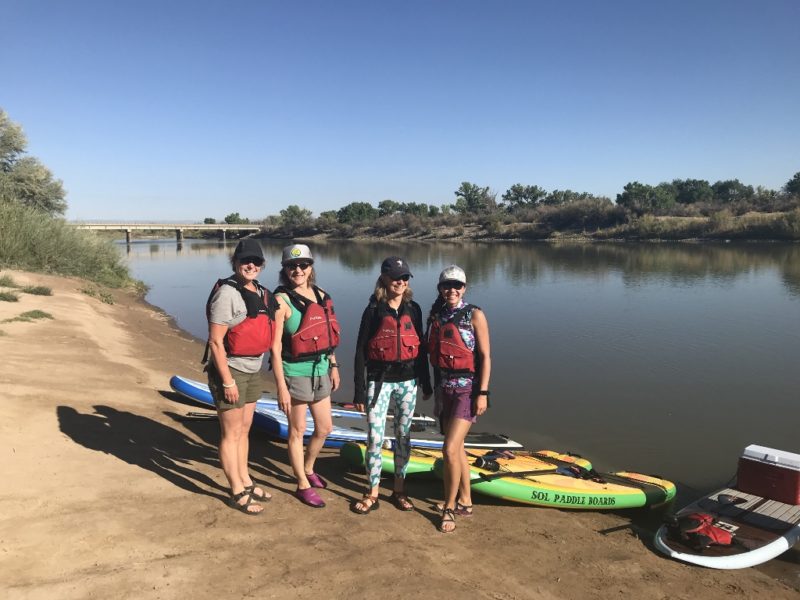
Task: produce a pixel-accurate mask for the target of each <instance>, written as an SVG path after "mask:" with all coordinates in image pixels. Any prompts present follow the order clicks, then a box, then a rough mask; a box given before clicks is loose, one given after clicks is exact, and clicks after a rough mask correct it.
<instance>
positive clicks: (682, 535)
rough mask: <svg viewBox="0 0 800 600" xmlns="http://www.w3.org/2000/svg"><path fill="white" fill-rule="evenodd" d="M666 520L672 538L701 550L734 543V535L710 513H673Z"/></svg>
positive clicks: (668, 532) (668, 533)
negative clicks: (678, 514) (676, 514)
mask: <svg viewBox="0 0 800 600" xmlns="http://www.w3.org/2000/svg"><path fill="white" fill-rule="evenodd" d="M665 522H666V526H667V535H668V536H669V537H670V539H673V540H675V541H679V542H683V543H684V544H686V545H687V546H689V547H691V548H693V549H694V550H697V551H699V552H702V551H703V550H705V549H706V548H708V547H709V546H730V545H731V544H733V543H734V535H733V534H732V533H731V532H730V531H728V530H727V529H724V528H722V527H721V526H720V524H719V522H718V521H717V520H716V519H715V518H714V517H713V516H712V515H709V514H708V513H701V512H696V513H691V514H688V515H684V516H681V517H676V516H674V515H673V516H671V517H667V518H666V519H665Z"/></svg>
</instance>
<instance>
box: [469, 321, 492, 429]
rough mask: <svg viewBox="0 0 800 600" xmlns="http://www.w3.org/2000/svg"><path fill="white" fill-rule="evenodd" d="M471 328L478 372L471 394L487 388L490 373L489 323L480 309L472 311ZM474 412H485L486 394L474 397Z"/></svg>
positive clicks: (480, 413) (487, 402)
mask: <svg viewBox="0 0 800 600" xmlns="http://www.w3.org/2000/svg"><path fill="white" fill-rule="evenodd" d="M472 328H473V329H474V330H475V352H476V353H477V355H478V359H479V364H480V372H479V373H477V376H478V377H477V383H478V384H479V386H478V389H477V390H476V389H474V388H473V394H476V393H477V392H479V391H480V390H488V389H489V378H490V377H491V374H492V358H491V352H490V344H489V323H488V321H487V320H486V315H484V314H483V311H482V310H480V309H475V310H473V311H472ZM475 403H476V404H475V412H476V414H478V415H482V414H483V413H485V412H486V408H487V407H488V405H489V399H488V397H487V396H476V397H475Z"/></svg>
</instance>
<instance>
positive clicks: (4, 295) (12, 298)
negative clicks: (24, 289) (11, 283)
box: [0, 292, 19, 302]
mask: <svg viewBox="0 0 800 600" xmlns="http://www.w3.org/2000/svg"><path fill="white" fill-rule="evenodd" d="M0 302H19V296H17V295H16V294H15V293H14V292H0Z"/></svg>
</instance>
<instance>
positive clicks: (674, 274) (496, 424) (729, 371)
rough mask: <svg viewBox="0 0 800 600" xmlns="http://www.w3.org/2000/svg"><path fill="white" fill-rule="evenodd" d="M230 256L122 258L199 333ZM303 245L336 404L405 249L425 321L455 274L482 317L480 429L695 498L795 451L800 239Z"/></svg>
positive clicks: (158, 248) (268, 279)
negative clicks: (747, 462)
mask: <svg viewBox="0 0 800 600" xmlns="http://www.w3.org/2000/svg"><path fill="white" fill-rule="evenodd" d="M235 244H236V242H235V241H232V242H228V243H227V244H220V243H218V242H216V241H206V242H201V241H193V240H192V241H190V240H187V241H186V242H184V251H183V252H180V253H178V252H176V249H175V242H174V240H172V241H165V242H163V243H150V244H149V245H144V244H139V245H136V244H133V247H132V250H131V252H130V255H129V261H130V265H131V267H132V270H133V272H134V275H135V276H137V277H139V278H141V279H142V280H144V282H145V283H147V284H148V285H149V286H150V293H149V295H148V299H149V300H150V301H151V302H153V303H154V304H156V305H157V306H160V307H161V308H163V309H164V310H166V311H167V312H168V313H170V314H172V315H173V316H175V317H176V319H177V322H178V324H179V325H180V326H181V327H183V328H184V329H186V330H187V331H189V332H191V333H193V334H194V335H196V336H198V337H200V338H203V337H204V336H205V328H206V323H205V316H204V310H203V303H204V302H205V299H206V297H207V295H208V290H209V289H210V286H211V284H212V282H213V281H214V280H215V279H216V278H217V277H221V276H224V275H226V274H228V272H229V269H230V267H229V265H228V262H227V261H228V256H229V255H230V253H231V252H232V251H233V248H234V246H235ZM285 244H286V241H283V240H273V241H264V242H262V246H263V248H264V254H265V257H266V259H267V268H266V271H265V273H263V274H262V277H261V281H262V283H264V284H265V285H269V286H274V285H275V284H276V283H277V271H278V269H279V265H280V255H281V248H282V247H283V246H284V245H285ZM310 245H311V247H312V250H313V252H314V254H315V257H316V263H317V267H318V272H319V278H320V284H321V285H322V286H323V287H325V288H326V289H328V290H329V291H330V292H331V294H332V295H333V297H334V300H335V302H336V306H337V313H338V315H339V320H340V322H341V323H342V327H343V331H344V336H343V342H342V346H341V348H340V349H339V351H338V352H337V355H338V359H339V363H340V364H342V365H343V373H342V377H343V386H342V390H341V392H340V393H339V399H342V400H344V399H349V398H350V397H351V396H352V371H351V364H352V358H351V357H352V354H353V345H354V342H355V340H354V338H355V335H356V331H357V329H358V321H359V318H360V315H361V311H362V309H363V307H364V305H365V304H366V302H367V298H368V297H369V294H370V293H371V291H372V287H373V284H374V282H375V278H376V276H377V275H378V270H379V266H380V262H381V260H382V259H383V258H384V257H386V256H391V255H400V256H404V257H405V258H406V259H407V260H408V261H409V264H410V265H411V269H412V271H413V273H414V276H415V277H414V279H413V280H412V285H413V288H414V292H415V298H416V299H417V301H418V302H419V303H420V304H421V305H422V306H423V309H427V307H428V306H430V303H431V302H432V301H433V299H434V296H435V285H436V278H437V276H438V273H439V271H440V270H441V268H442V267H443V266H445V265H447V264H450V263H454V262H455V263H458V264H459V265H461V266H462V267H464V268H465V270H466V272H467V276H468V279H469V283H470V286H469V290H468V299H469V300H470V301H472V302H474V303H476V304H478V305H479V306H481V307H483V308H484V309H485V311H486V314H487V316H488V319H489V323H490V327H491V331H492V355H493V377H492V389H493V395H492V399H493V403H494V404H493V406H492V409H491V410H490V411H489V413H487V415H486V417H485V418H483V419H482V420H481V427H482V428H486V429H493V430H496V431H500V432H504V433H507V434H509V435H511V436H513V437H514V438H517V439H519V440H520V441H522V442H524V443H526V444H527V445H530V446H537V447H552V448H554V449H559V450H573V451H577V452H581V453H583V454H585V455H587V456H588V457H589V458H591V459H592V460H593V461H594V462H595V463H597V464H598V465H599V466H601V467H623V468H631V469H634V470H642V471H651V472H659V473H661V474H662V475H664V476H667V477H670V478H673V479H677V480H680V481H682V482H685V483H688V484H689V485H692V486H694V487H697V488H708V487H710V486H713V485H716V484H719V483H723V482H724V481H725V480H726V479H727V478H728V477H729V475H730V474H731V472H732V470H733V469H734V468H735V462H736V457H737V455H738V453H739V452H740V451H741V448H742V447H743V446H745V445H747V444H749V443H760V444H764V445H768V446H769V445H772V446H775V447H779V448H783V449H786V450H791V451H800V442H798V441H797V435H796V431H795V426H794V422H795V419H794V418H791V417H787V415H791V416H793V415H794V414H796V405H797V401H798V392H797V390H798V389H800V375H799V374H798V373H800V371H798V369H797V368H796V365H795V363H796V359H797V356H800V246H798V245H796V244H578V245H567V244H564V245H550V244H541V243H463V244H462V243H436V244H422V243H405V242H386V241H384V242H375V243H365V242H329V243H319V242H311V243H310ZM423 409H424V405H423ZM709 424H712V425H711V426H710V425H709Z"/></svg>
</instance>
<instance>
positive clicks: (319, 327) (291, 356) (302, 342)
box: [275, 285, 340, 362]
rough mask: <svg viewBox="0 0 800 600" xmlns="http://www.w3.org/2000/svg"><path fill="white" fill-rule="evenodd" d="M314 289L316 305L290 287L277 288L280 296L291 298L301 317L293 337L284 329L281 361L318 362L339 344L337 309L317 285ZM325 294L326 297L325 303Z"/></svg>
mask: <svg viewBox="0 0 800 600" xmlns="http://www.w3.org/2000/svg"><path fill="white" fill-rule="evenodd" d="M312 289H313V290H314V296H315V297H316V302H314V301H313V300H309V299H308V298H305V297H303V296H301V295H300V294H298V293H297V292H295V291H294V290H290V289H289V288H287V287H286V286H283V285H281V286H278V287H277V288H275V293H276V294H278V293H284V294H286V295H287V296H288V298H289V301H290V302H291V303H292V306H293V307H294V308H295V309H297V310H298V311H299V312H300V315H301V318H300V325H299V326H298V327H297V331H295V332H294V333H292V334H290V333H289V332H288V331H286V328H285V327H284V330H283V338H282V342H283V350H282V352H281V358H283V360H285V361H287V362H292V361H295V362H297V361H304V360H308V359H309V358H315V359H318V358H321V357H322V356H324V355H326V354H330V353H332V352H333V351H334V350H335V349H336V347H337V346H338V345H339V334H340V328H339V322H338V321H337V320H336V313H335V311H334V309H333V300H332V299H331V297H330V295H329V294H328V293H327V292H324V291H323V290H320V289H319V288H318V287H317V286H315V285H314V286H312ZM323 294H325V299H324V300H323V298H322V295H323Z"/></svg>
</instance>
